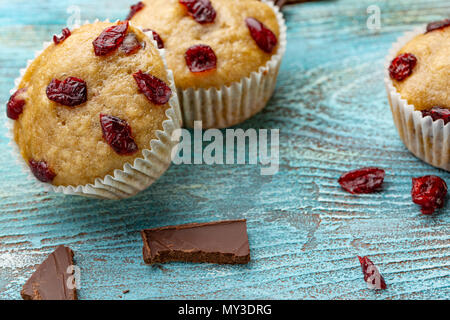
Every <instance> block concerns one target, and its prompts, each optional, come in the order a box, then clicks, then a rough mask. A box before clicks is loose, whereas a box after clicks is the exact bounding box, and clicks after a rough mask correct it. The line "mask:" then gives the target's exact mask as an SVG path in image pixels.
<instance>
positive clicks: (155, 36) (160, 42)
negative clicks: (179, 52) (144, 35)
mask: <svg viewBox="0 0 450 320" xmlns="http://www.w3.org/2000/svg"><path fill="white" fill-rule="evenodd" d="M143 31H144V32H149V31H151V32H152V35H153V40H155V41H156V43H157V44H158V49H163V48H164V41H163V40H162V39H161V37H160V36H159V34H158V33H157V32H156V31H153V30H152V29H144V30H143Z"/></svg>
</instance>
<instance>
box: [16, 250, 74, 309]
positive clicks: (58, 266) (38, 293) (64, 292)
mask: <svg viewBox="0 0 450 320" xmlns="http://www.w3.org/2000/svg"><path fill="white" fill-rule="evenodd" d="M73 264H74V263H73V251H72V250H71V249H70V248H68V247H65V246H59V247H58V248H56V250H55V251H54V252H53V253H51V254H50V255H49V256H48V258H47V259H45V261H44V262H42V264H40V265H39V266H38V268H37V269H36V271H35V272H34V273H33V275H32V276H31V278H30V279H28V281H27V282H26V283H25V285H24V286H23V289H22V291H21V292H20V295H21V296H22V298H23V299H24V300H77V291H76V289H75V288H74V286H72V289H71V288H68V287H67V280H68V279H69V277H71V276H72V274H71V273H68V272H67V271H68V267H69V266H72V265H73ZM69 271H70V270H69Z"/></svg>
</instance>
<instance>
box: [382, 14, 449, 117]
mask: <svg viewBox="0 0 450 320" xmlns="http://www.w3.org/2000/svg"><path fill="white" fill-rule="evenodd" d="M442 26H444V24H443V22H436V23H434V24H429V26H428V30H427V32H426V33H424V34H420V35H418V36H416V37H414V38H413V39H412V40H411V41H409V42H408V43H407V44H406V45H405V46H404V47H403V48H402V49H401V50H400V51H399V52H398V55H397V58H396V59H394V60H393V62H392V64H391V66H390V68H389V71H390V76H391V78H392V80H393V84H394V86H395V87H396V88H397V90H398V92H399V93H400V95H401V96H402V98H403V99H405V100H407V101H408V103H409V104H411V105H413V106H414V108H415V109H416V110H429V109H432V108H433V107H439V108H446V109H450V25H449V26H446V27H442Z"/></svg>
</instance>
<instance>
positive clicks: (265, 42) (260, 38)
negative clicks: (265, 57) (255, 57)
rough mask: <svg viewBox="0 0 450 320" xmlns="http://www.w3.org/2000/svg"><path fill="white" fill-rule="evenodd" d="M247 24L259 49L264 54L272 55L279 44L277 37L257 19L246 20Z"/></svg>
mask: <svg viewBox="0 0 450 320" xmlns="http://www.w3.org/2000/svg"><path fill="white" fill-rule="evenodd" d="M245 23H246V24H247V27H248V30H249V31H250V35H251V36H252V38H253V40H255V42H256V44H257V45H258V47H259V48H260V49H261V50H262V51H264V52H267V53H272V51H273V49H274V48H275V47H276V46H277V43H278V40H277V36H276V35H275V34H274V33H273V32H272V31H271V30H270V29H269V28H267V27H266V26H265V25H264V24H262V23H261V22H260V21H258V20H256V19H255V18H247V19H245Z"/></svg>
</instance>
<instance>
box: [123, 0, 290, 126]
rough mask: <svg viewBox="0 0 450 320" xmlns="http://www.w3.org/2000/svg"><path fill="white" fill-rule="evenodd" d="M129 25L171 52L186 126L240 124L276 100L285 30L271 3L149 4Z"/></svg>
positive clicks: (201, 0)
mask: <svg viewBox="0 0 450 320" xmlns="http://www.w3.org/2000/svg"><path fill="white" fill-rule="evenodd" d="M138 7H139V10H135V9H136V8H138ZM133 8H134V9H133ZM129 18H131V20H130V21H132V22H133V23H134V24H135V25H139V26H141V27H142V28H143V30H144V31H148V32H149V33H150V34H151V35H152V36H153V37H154V39H155V41H157V42H158V44H159V45H160V46H163V47H164V49H165V50H166V58H167V63H168V67H169V68H170V69H171V70H173V72H174V78H175V83H176V86H177V88H178V90H179V92H180V99H181V104H182V109H183V115H184V118H185V120H186V121H185V122H186V125H187V126H189V127H192V126H193V121H195V120H202V121H203V126H204V127H226V126H230V125H233V124H237V123H239V122H242V121H244V120H246V119H247V118H249V117H250V116H252V115H253V114H255V113H256V112H258V111H260V110H261V109H262V108H263V107H264V106H265V104H266V103H267V101H268V99H269V98H270V96H271V94H272V93H273V89H274V87H275V82H276V77H277V74H278V68H279V65H280V63H281V58H282V55H283V53H284V50H285V26H284V21H283V18H282V15H281V13H279V11H278V9H276V8H275V7H274V6H273V5H272V4H268V3H266V2H261V1H258V0H247V1H241V0H143V1H141V2H140V3H139V4H136V5H135V6H133V7H132V9H131V12H130V15H129ZM270 62H271V63H270ZM227 88H228V89H227Z"/></svg>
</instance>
